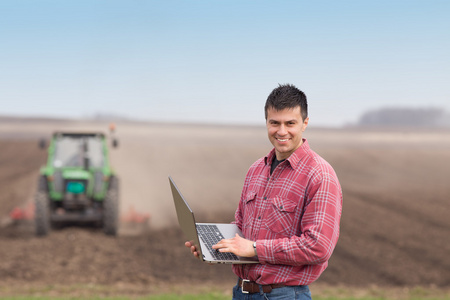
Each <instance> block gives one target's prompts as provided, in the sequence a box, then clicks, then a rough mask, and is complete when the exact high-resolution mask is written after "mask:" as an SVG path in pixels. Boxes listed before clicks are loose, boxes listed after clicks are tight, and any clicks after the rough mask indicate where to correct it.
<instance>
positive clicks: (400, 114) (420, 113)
mask: <svg viewBox="0 0 450 300" xmlns="http://www.w3.org/2000/svg"><path fill="white" fill-rule="evenodd" d="M358 126H363V127H450V115H449V114H448V113H447V112H446V111H445V110H444V109H442V108H381V109H378V110H371V111H368V112H366V113H364V114H363V115H362V116H361V117H360V119H359V121H358Z"/></svg>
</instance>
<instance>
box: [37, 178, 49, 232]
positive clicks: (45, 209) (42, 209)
mask: <svg viewBox="0 0 450 300" xmlns="http://www.w3.org/2000/svg"><path fill="white" fill-rule="evenodd" d="M34 201H35V213H34V214H35V216H34V221H35V226H36V235H37V236H45V235H47V234H48V232H49V231H50V207H49V199H48V193H47V184H46V181H45V178H44V177H41V178H39V184H38V191H37V192H36V195H35V196H34Z"/></svg>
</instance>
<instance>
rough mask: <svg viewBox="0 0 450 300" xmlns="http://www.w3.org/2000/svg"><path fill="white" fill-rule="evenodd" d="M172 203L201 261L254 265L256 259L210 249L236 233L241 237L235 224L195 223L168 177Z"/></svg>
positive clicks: (183, 200) (188, 208)
mask: <svg viewBox="0 0 450 300" xmlns="http://www.w3.org/2000/svg"><path fill="white" fill-rule="evenodd" d="M169 181H170V188H171V189H172V195H173V202H174V204H175V209H176V211H177V217H178V223H179V225H180V227H181V230H182V231H183V233H184V235H185V236H186V238H187V239H188V240H189V241H190V242H191V243H192V244H193V245H195V247H196V248H197V251H199V257H200V259H201V260H202V261H205V262H208V263H213V264H254V263H259V261H258V260H257V258H256V257H240V256H236V255H234V254H233V253H222V252H219V251H218V250H214V249H212V246H213V245H215V244H217V242H218V241H220V240H221V239H229V238H233V237H235V236H236V233H237V234H239V235H240V236H242V237H243V235H242V232H241V231H240V230H239V228H238V227H237V226H236V224H222V223H195V218H194V213H193V211H192V210H191V208H190V207H189V204H188V203H187V202H186V200H185V199H184V197H183V195H182V194H181V192H180V190H179V189H178V187H177V186H176V185H175V182H174V181H173V179H172V178H171V177H170V176H169Z"/></svg>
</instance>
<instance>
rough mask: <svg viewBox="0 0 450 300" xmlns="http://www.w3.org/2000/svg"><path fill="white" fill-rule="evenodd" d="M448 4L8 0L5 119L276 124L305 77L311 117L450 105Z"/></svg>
mask: <svg viewBox="0 0 450 300" xmlns="http://www.w3.org/2000/svg"><path fill="white" fill-rule="evenodd" d="M449 15H450V2H449V1H392V0H389V1H387V0H380V1H362V0H359V1H300V0H297V1H283V0H281V1H273V0H272V1H264V0H263V1H244V0H229V1H219V0H217V1H214V0H209V1H195V0H191V1H189V0H184V1H171V0H164V1H163V0H161V1H150V0H149V1H143V0H139V1H138V0H135V1H133V0H123V1H114V0H105V1H95V0H89V1H84V0H76V1H71V0H65V1H59V0H58V1H56V0H55V1H45V0H40V1H35V0H32V1H31V0H0V43H1V47H0V64H1V67H0V104H1V107H0V115H19V116H55V117H71V118H79V117H89V116H93V115H95V114H97V113H108V114H115V115H120V116H124V117H128V118H137V119H140V120H150V121H165V122H180V121H181V122H206V123H210V122H214V123H232V124H263V123H264V113H263V106H264V102H265V99H266V98H267V95H268V94H269V93H270V91H271V90H272V89H273V88H274V87H276V86H277V85H278V84H279V83H292V84H295V85H296V86H298V87H299V88H300V89H302V90H303V91H304V92H305V93H306V95H307V96H308V100H309V107H310V108H309V114H310V126H314V125H317V126H340V125H343V124H346V123H351V122H355V121H356V120H357V119H358V118H359V116H360V115H361V114H362V113H364V112H365V111H367V110H370V109H377V108H380V107H386V106H387V107H391V106H395V107H398V106H400V107H441V108H444V109H446V110H447V111H450V84H449V82H450V54H449V53H450V18H449V17H448V16H449Z"/></svg>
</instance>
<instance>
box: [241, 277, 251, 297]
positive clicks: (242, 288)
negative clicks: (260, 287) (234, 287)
mask: <svg viewBox="0 0 450 300" xmlns="http://www.w3.org/2000/svg"><path fill="white" fill-rule="evenodd" d="M246 282H250V280H248V279H242V282H241V291H242V294H248V293H249V291H244V283H246Z"/></svg>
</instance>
